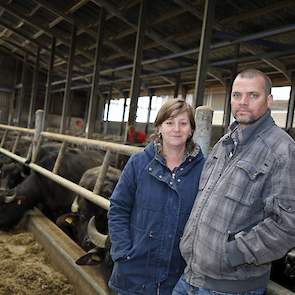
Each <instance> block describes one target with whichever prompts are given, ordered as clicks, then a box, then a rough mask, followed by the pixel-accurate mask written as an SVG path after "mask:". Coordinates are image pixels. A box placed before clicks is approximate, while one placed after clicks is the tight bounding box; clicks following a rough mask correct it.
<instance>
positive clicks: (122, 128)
mask: <svg viewBox="0 0 295 295" xmlns="http://www.w3.org/2000/svg"><path fill="white" fill-rule="evenodd" d="M127 98H128V93H124V104H123V114H122V121H121V124H120V136H123V130H124V125H125V124H124V118H125V112H126V107H127Z"/></svg>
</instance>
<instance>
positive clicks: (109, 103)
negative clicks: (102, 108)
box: [103, 84, 113, 135]
mask: <svg viewBox="0 0 295 295" xmlns="http://www.w3.org/2000/svg"><path fill="white" fill-rule="evenodd" d="M112 96H113V84H111V85H110V92H109V97H108V98H107V99H106V101H107V102H108V106H107V113H106V120H105V123H104V129H103V134H104V135H107V134H108V124H109V113H110V106H111V100H112Z"/></svg>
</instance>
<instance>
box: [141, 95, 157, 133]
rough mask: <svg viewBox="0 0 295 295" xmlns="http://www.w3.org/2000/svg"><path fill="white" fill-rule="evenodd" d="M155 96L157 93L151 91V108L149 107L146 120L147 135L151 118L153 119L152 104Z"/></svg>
mask: <svg viewBox="0 0 295 295" xmlns="http://www.w3.org/2000/svg"><path fill="white" fill-rule="evenodd" d="M154 94H155V91H154V90H153V89H149V107H148V113H147V118H146V124H145V130H144V131H145V134H148V133H149V124H150V117H151V110H152V102H153V96H154Z"/></svg>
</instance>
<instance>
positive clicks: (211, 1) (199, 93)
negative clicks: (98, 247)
mask: <svg viewBox="0 0 295 295" xmlns="http://www.w3.org/2000/svg"><path fill="white" fill-rule="evenodd" d="M215 5H216V0H206V2H205V9H204V19H203V26H202V35H201V41H200V50H199V57H198V67H197V74H196V84H195V91H194V96H193V106H194V107H198V106H201V105H203V103H204V90H205V80H206V77H207V69H208V55H209V49H210V42H211V35H212V27H213V24H214V15H215Z"/></svg>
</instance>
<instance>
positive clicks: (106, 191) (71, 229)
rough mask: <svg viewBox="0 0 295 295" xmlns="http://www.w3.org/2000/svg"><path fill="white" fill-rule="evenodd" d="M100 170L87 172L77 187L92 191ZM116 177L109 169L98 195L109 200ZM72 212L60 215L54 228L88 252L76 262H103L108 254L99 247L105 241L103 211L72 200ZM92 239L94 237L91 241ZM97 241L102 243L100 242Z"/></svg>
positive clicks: (84, 202)
mask: <svg viewBox="0 0 295 295" xmlns="http://www.w3.org/2000/svg"><path fill="white" fill-rule="evenodd" d="M100 171H101V167H95V168H92V169H89V170H87V171H86V172H85V173H84V175H83V176H82V178H81V181H80V185H81V186H83V187H85V188H87V189H88V190H91V191H92V190H93V188H94V185H95V182H96V179H97V176H98V174H99V173H100ZM120 174H121V171H120V170H118V169H116V168H113V167H109V168H108V171H107V174H106V178H105V181H104V183H103V187H102V190H101V192H100V193H99V195H101V196H103V197H105V198H107V199H109V197H110V196H111V194H112V192H113V190H114V188H115V186H116V184H117V182H118V180H119V177H120ZM72 211H74V212H72V213H71V214H66V215H64V216H61V217H60V218H59V219H58V221H57V225H58V226H60V227H61V228H62V229H63V230H64V231H65V232H67V233H68V235H69V236H71V238H72V239H73V240H75V241H76V243H77V244H79V245H80V246H81V247H82V248H83V249H84V250H85V251H89V253H88V254H87V255H86V256H84V257H82V258H81V259H79V260H78V261H77V263H78V264H95V263H97V262H100V261H101V260H104V259H105V258H106V257H108V253H107V252H106V251H105V249H102V248H104V247H105V244H108V241H109V240H108V239H107V233H108V220H107V211H106V210H105V209H103V208H101V207H99V206H97V205H95V204H94V203H92V202H90V201H88V200H87V199H85V198H83V197H77V198H75V201H74V203H73V205H72ZM94 217H95V218H94ZM90 221H91V222H90ZM89 222H90V223H89ZM96 231H99V232H100V233H101V234H100V236H99V238H100V241H98V239H97V235H99V234H96V233H95V232H96ZM89 233H90V236H89ZM93 233H94V235H93ZM93 237H95V238H94V239H93ZM101 239H102V240H103V241H101ZM96 246H98V248H96ZM94 248H95V249H94Z"/></svg>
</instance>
